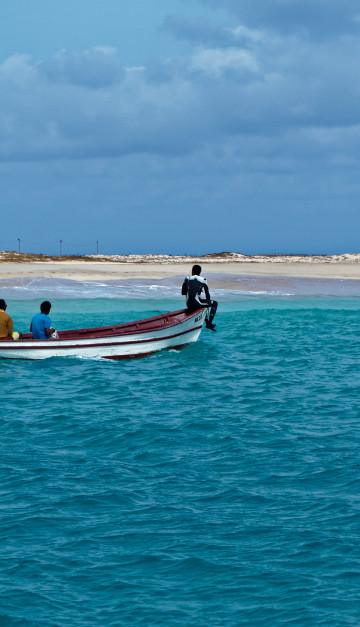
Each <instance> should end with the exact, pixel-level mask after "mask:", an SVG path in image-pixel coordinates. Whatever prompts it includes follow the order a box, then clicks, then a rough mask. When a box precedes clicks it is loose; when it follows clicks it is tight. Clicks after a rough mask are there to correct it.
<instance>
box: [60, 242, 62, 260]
mask: <svg viewBox="0 0 360 627" xmlns="http://www.w3.org/2000/svg"><path fill="white" fill-rule="evenodd" d="M60 257H62V239H61V240H60Z"/></svg>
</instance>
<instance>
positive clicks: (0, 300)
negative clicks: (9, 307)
mask: <svg viewBox="0 0 360 627" xmlns="http://www.w3.org/2000/svg"><path fill="white" fill-rule="evenodd" d="M5 308H6V302H5V301H4V299H3V298H0V309H5Z"/></svg>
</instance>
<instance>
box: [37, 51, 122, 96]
mask: <svg viewBox="0 0 360 627" xmlns="http://www.w3.org/2000/svg"><path fill="white" fill-rule="evenodd" d="M115 53H116V50H115V48H111V47H106V46H98V47H95V48H93V49H91V50H85V51H83V52H67V51H66V50H61V51H60V52H58V53H57V54H56V55H55V56H54V57H53V58H52V59H48V60H47V61H44V62H42V63H40V64H39V65H38V69H39V71H40V72H41V73H42V74H43V75H44V76H45V77H46V78H47V79H48V80H49V81H51V82H56V83H72V84H74V85H84V86H88V87H93V88H100V87H106V86H108V85H112V84H113V83H115V82H117V81H119V80H121V79H122V78H123V75H124V68H123V67H122V66H121V65H120V63H119V62H118V61H116V60H115V58H114V55H115Z"/></svg>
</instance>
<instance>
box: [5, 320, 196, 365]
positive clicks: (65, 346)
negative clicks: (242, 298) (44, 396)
mask: <svg viewBox="0 0 360 627" xmlns="http://www.w3.org/2000/svg"><path fill="white" fill-rule="evenodd" d="M206 311H207V310H206V309H198V310H196V311H191V312H189V311H188V310H187V309H180V310H179V311H171V312H169V313H164V314H160V315H158V316H154V317H152V318H145V319H144V320H137V321H136V322H127V323H125V324H119V325H114V326H109V327H96V328H93V329H71V330H68V331H58V339H48V340H34V339H33V337H32V335H31V333H24V334H23V335H22V336H21V338H20V339H19V340H17V341H14V340H1V341H0V357H4V358H7V359H47V358H49V357H102V358H104V359H129V358H132V357H144V356H145V355H150V354H152V353H157V352H158V351H162V350H166V349H175V350H179V349H181V348H183V347H184V346H186V345H187V344H191V343H192V342H196V341H197V339H198V337H199V335H200V333H201V329H202V326H203V323H204V320H205V316H206Z"/></svg>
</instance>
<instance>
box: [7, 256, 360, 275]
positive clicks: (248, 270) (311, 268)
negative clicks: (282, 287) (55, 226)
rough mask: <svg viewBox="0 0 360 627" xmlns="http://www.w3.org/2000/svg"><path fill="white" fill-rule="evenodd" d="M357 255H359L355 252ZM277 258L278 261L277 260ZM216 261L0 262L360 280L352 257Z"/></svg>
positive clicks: (125, 271) (16, 269)
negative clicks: (197, 268)
mask: <svg viewBox="0 0 360 627" xmlns="http://www.w3.org/2000/svg"><path fill="white" fill-rule="evenodd" d="M356 257H357V255H356ZM275 259H276V261H275ZM275 259H274V261H270V260H269V259H268V258H267V260H266V261H265V260H264V261H250V262H249V261H246V262H242V261H223V260H221V261H220V262H219V261H214V260H211V262H209V261H208V260H206V259H201V258H189V260H187V259H186V261H185V260H181V261H179V262H174V263H169V262H168V261H167V262H166V263H164V262H159V261H157V262H154V261H152V262H151V261H146V262H137V263H136V262H129V261H127V262H120V261H108V260H106V261H95V260H91V261H50V262H49V261H45V262H40V261H34V262H33V261H30V262H25V263H22V262H6V261H3V262H2V263H1V264H0V280H2V279H8V280H9V279H10V280H11V279H15V278H18V279H25V278H30V279H40V278H45V279H68V280H74V281H99V280H102V281H111V280H117V279H122V280H126V279H157V280H158V279H165V278H169V277H178V276H180V277H183V276H186V275H188V274H190V273H191V266H192V265H193V263H200V264H201V266H202V275H203V276H205V277H206V276H211V275H219V274H223V275H233V276H263V277H269V278H270V277H289V278H304V279H340V280H346V279H350V280H360V264H359V265H358V263H356V262H354V261H352V262H349V261H331V262H329V261H314V260H310V258H306V261H304V262H302V261H288V260H285V259H284V258H282V260H281V261H280V259H279V258H278V257H276V258H275Z"/></svg>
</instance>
